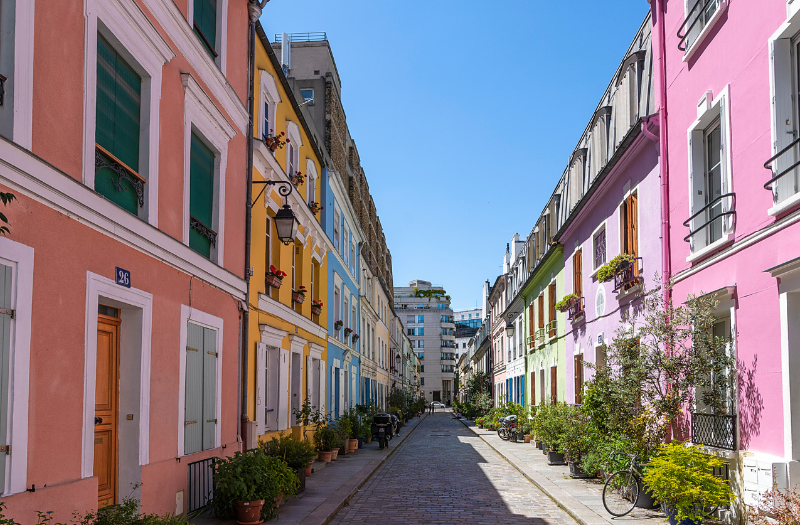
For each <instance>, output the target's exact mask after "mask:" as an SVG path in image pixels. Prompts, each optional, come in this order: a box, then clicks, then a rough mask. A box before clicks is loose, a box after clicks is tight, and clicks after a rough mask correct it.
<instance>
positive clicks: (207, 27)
mask: <svg viewBox="0 0 800 525" xmlns="http://www.w3.org/2000/svg"><path fill="white" fill-rule="evenodd" d="M193 18H194V23H193V25H194V32H195V34H197V36H198V37H200V41H201V42H202V43H203V45H204V46H205V48H206V50H207V51H208V53H209V54H210V55H211V56H212V57H213V58H217V55H218V53H217V49H216V48H217V0H194V13H193Z"/></svg>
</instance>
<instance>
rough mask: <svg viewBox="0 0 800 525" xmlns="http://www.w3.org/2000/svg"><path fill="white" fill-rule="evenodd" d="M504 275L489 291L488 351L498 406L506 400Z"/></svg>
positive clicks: (495, 402)
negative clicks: (489, 331)
mask: <svg viewBox="0 0 800 525" xmlns="http://www.w3.org/2000/svg"><path fill="white" fill-rule="evenodd" d="M505 282H506V276H505V274H503V275H500V276H498V277H497V279H495V281H494V285H493V286H492V290H491V291H490V292H489V318H490V322H491V325H490V326H491V327H492V328H491V334H490V335H489V338H490V339H491V341H492V342H491V345H490V350H489V351H490V352H492V358H491V364H492V368H491V373H492V383H493V386H492V397H493V399H494V406H500V405H502V404H503V403H505V402H506V394H507V393H508V392H507V389H506V365H507V363H508V360H507V359H506V357H505V350H506V345H507V343H508V341H506V339H507V337H506V323H505V322H503V312H505V309H506V293H505V291H506V286H505Z"/></svg>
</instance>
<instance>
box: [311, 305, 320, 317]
mask: <svg viewBox="0 0 800 525" xmlns="http://www.w3.org/2000/svg"><path fill="white" fill-rule="evenodd" d="M311 314H312V315H322V307H321V306H312V307H311Z"/></svg>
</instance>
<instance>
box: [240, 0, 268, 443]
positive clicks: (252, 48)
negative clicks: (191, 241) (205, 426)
mask: <svg viewBox="0 0 800 525" xmlns="http://www.w3.org/2000/svg"><path fill="white" fill-rule="evenodd" d="M267 2H269V0H261V1H259V0H248V3H247V11H248V15H249V21H250V24H249V28H248V33H247V44H248V46H247V47H248V60H247V115H248V117H249V118H248V121H247V185H246V187H247V190H246V198H245V222H244V282H245V304H244V309H243V313H242V363H241V364H242V385H241V388H242V399H241V414H242V420H241V433H242V450H244V449H245V448H247V437H248V436H247V399H248V397H249V392H248V386H249V382H250V371H249V368H250V276H251V274H250V250H251V242H250V236H251V235H252V229H253V228H252V226H253V203H252V202H251V201H252V199H253V120H254V116H253V106H254V103H253V91H254V88H253V82H254V78H255V75H254V73H255V64H256V22H258V19H259V18H260V17H261V10H262V9H264V6H266V5H267Z"/></svg>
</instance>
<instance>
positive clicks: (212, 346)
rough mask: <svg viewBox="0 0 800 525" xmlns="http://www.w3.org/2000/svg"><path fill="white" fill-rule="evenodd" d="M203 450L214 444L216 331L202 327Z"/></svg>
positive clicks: (215, 420)
mask: <svg viewBox="0 0 800 525" xmlns="http://www.w3.org/2000/svg"><path fill="white" fill-rule="evenodd" d="M203 341H204V344H203V350H204V352H203V450H210V449H212V448H214V446H215V445H216V429H217V331H216V330H211V329H210V328H203Z"/></svg>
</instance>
